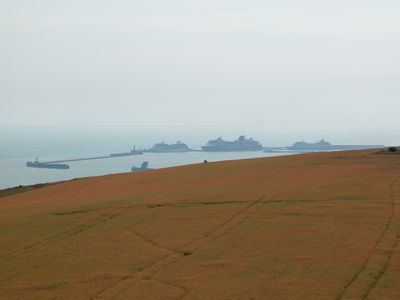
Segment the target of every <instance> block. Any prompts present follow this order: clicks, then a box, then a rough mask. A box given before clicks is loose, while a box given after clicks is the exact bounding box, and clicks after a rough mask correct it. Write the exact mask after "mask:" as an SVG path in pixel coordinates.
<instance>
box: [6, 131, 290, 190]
mask: <svg viewBox="0 0 400 300" xmlns="http://www.w3.org/2000/svg"><path fill="white" fill-rule="evenodd" d="M0 136H1V139H0V189H4V188H8V187H14V186H18V185H30V184H37V183H46V182H56V181H64V180H70V179H74V178H81V177H88V176H97V175H105V174H115V173H123V172H130V171H131V167H132V166H136V167H139V166H140V165H141V164H142V162H143V161H148V162H149V167H150V168H154V169H158V168H167V167H172V166H181V165H187V164H196V163H202V162H203V161H204V160H207V161H209V162H213V161H223V160H236V159H245V158H256V157H270V156H277V155H283V154H279V153H263V152H262V151H248V152H201V151H193V152H186V153H148V152H146V153H144V154H143V155H134V156H123V157H114V158H107V159H98V160H87V161H76V162H67V163H66V164H68V165H69V166H70V169H66V170H64V169H40V168H28V167H26V162H27V161H33V160H35V159H36V156H37V157H38V159H39V161H52V160H64V159H74V158H81V157H91V156H107V155H109V154H111V153H119V152H129V151H130V150H131V149H132V147H133V146H136V148H143V149H147V148H150V147H151V146H152V145H153V144H155V143H158V142H162V141H164V142H166V143H173V142H176V141H177V140H181V141H182V142H184V143H186V144H187V145H188V146H189V147H190V148H192V149H200V146H201V145H204V144H206V143H207V141H208V140H209V139H214V138H216V137H218V136H216V135H215V134H214V135H212V134H211V133H201V134H199V133H197V134H196V133H195V132H194V133H187V132H179V131H177V130H175V131H174V130H169V131H164V132H163V130H161V129H158V130H156V129H152V130H149V129H146V130H139V129H136V130H132V128H125V129H121V128H118V130H117V129H115V128H114V129H113V130H109V129H107V128H102V129H101V128H100V129H99V128H96V129H87V128H86V129H84V130H79V128H75V129H71V128H68V129H65V128H61V129H60V128H49V127H45V128H44V127H43V128H37V127H36V128H27V127H19V128H15V127H12V128H11V127H9V128H4V127H3V128H0ZM224 138H225V137H224ZM233 138H234V136H233V134H232V135H231V136H229V135H227V139H233ZM260 142H261V143H263V141H261V140H260Z"/></svg>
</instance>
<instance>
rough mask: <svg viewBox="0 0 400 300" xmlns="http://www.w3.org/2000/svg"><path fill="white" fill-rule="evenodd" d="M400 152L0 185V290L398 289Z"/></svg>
mask: <svg viewBox="0 0 400 300" xmlns="http://www.w3.org/2000/svg"><path fill="white" fill-rule="evenodd" d="M399 235H400V156H399V155H376V154H373V151H371V150H367V151H347V152H331V153H318V154H303V155H294V156H286V157H276V158H265V159H250V160H241V161H229V162H219V163H206V164H198V165H190V166H184V167H176V168H168V169H160V170H153V171H146V172H142V173H127V174H119V175H109V176H102V177H94V178H86V179H80V180H74V181H69V182H63V183H59V184H54V185H47V186H44V187H41V188H38V189H34V190H28V191H24V192H22V193H17V194H13V195H8V196H4V197H1V198H0V298H1V299H202V300H203V299H249V300H250V299H400V267H399V266H400V252H399V247H400V245H399V244H400V243H399Z"/></svg>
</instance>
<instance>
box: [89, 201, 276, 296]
mask: <svg viewBox="0 0 400 300" xmlns="http://www.w3.org/2000/svg"><path fill="white" fill-rule="evenodd" d="M264 198H265V196H263V197H260V198H258V199H256V200H255V201H252V202H251V203H250V204H249V205H247V206H246V207H245V208H244V209H242V210H240V211H238V212H237V213H235V214H233V215H232V216H231V217H229V218H228V219H227V220H225V221H224V222H223V223H221V224H220V225H218V226H216V227H215V228H214V229H213V230H211V231H209V232H206V233H205V234H204V235H203V236H202V237H200V238H198V239H195V240H193V241H191V242H190V243H189V244H187V245H185V246H184V247H185V248H186V249H187V250H172V249H168V250H170V251H173V252H174V253H171V254H167V255H165V256H164V257H162V258H160V259H158V260H156V261H153V262H152V263H150V264H148V265H146V266H143V267H142V268H140V269H139V270H138V271H137V272H135V273H133V274H132V275H131V276H129V277H127V278H124V279H122V280H120V281H118V282H116V283H114V284H112V285H111V286H108V287H107V288H105V289H103V290H102V291H100V292H98V293H97V294H95V295H94V296H93V297H92V298H91V299H99V298H100V299H103V298H105V299H114V298H115V297H117V296H119V295H121V294H122V293H124V292H125V291H126V290H127V289H129V283H130V281H131V280H137V279H138V278H140V277H143V276H148V277H149V279H152V280H155V281H159V282H162V283H164V284H167V285H170V286H174V287H177V288H180V289H181V290H184V291H185V293H184V294H183V295H181V296H180V297H179V298H178V299H182V298H183V297H184V296H185V295H186V294H187V293H188V290H187V288H186V287H184V286H180V285H176V284H172V283H167V282H165V281H160V280H159V279H157V278H154V276H152V275H153V274H154V273H157V272H159V271H160V270H164V269H165V268H167V267H169V266H171V265H173V264H175V263H177V262H179V261H181V260H182V259H184V258H185V257H186V256H188V255H191V254H193V253H194V252H195V251H197V250H199V249H201V248H202V247H204V246H205V245H207V244H209V243H211V242H213V241H215V240H216V239H218V238H220V237H222V236H223V235H224V234H226V233H229V232H230V231H232V230H233V229H235V228H237V227H238V226H240V225H241V224H242V223H243V222H244V221H246V220H247V219H248V218H250V217H251V216H252V215H254V214H255V213H257V212H258V211H259V210H260V209H261V208H262V207H264V206H265V205H267V204H268V203H270V202H271V201H272V200H271V201H263V199H264ZM257 205H259V207H257V208H256V209H255V210H253V211H250V212H249V210H251V209H252V208H254V207H255V206H257ZM231 223H233V224H231ZM229 224H231V226H229ZM226 227H227V228H226ZM219 231H222V232H220V233H218V232H219ZM143 237H144V236H142V239H144V240H145V241H147V242H148V243H150V244H152V245H153V246H154V247H158V248H161V249H166V248H164V247H160V246H159V245H158V244H157V243H155V242H154V241H151V240H150V239H149V238H147V237H144V238H143ZM153 268H154V269H155V270H152V269H153ZM121 284H122V285H123V286H121V287H120V288H117V286H118V285H121ZM114 288H117V290H116V291H114V292H111V293H110V294H108V292H109V291H110V290H111V289H114ZM178 299H177V300H178Z"/></svg>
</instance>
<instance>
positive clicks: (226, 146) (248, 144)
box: [201, 135, 263, 152]
mask: <svg viewBox="0 0 400 300" xmlns="http://www.w3.org/2000/svg"><path fill="white" fill-rule="evenodd" d="M201 149H202V150H203V151H207V152H223V151H261V150H262V149H263V146H262V145H261V144H260V142H258V141H256V140H254V139H253V138H248V139H246V137H245V136H244V135H242V136H240V137H239V138H238V139H237V140H235V141H225V140H223V139H222V138H221V137H219V138H217V139H215V140H210V141H208V143H207V145H205V146H202V147H201Z"/></svg>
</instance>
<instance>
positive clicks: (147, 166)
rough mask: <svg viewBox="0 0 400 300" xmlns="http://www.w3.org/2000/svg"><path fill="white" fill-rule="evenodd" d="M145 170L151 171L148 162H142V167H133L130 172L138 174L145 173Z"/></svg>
mask: <svg viewBox="0 0 400 300" xmlns="http://www.w3.org/2000/svg"><path fill="white" fill-rule="evenodd" d="M146 170H153V169H151V168H149V162H148V161H144V162H142V165H141V167H140V168H138V167H135V166H133V167H132V169H131V171H132V172H140V171H146Z"/></svg>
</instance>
